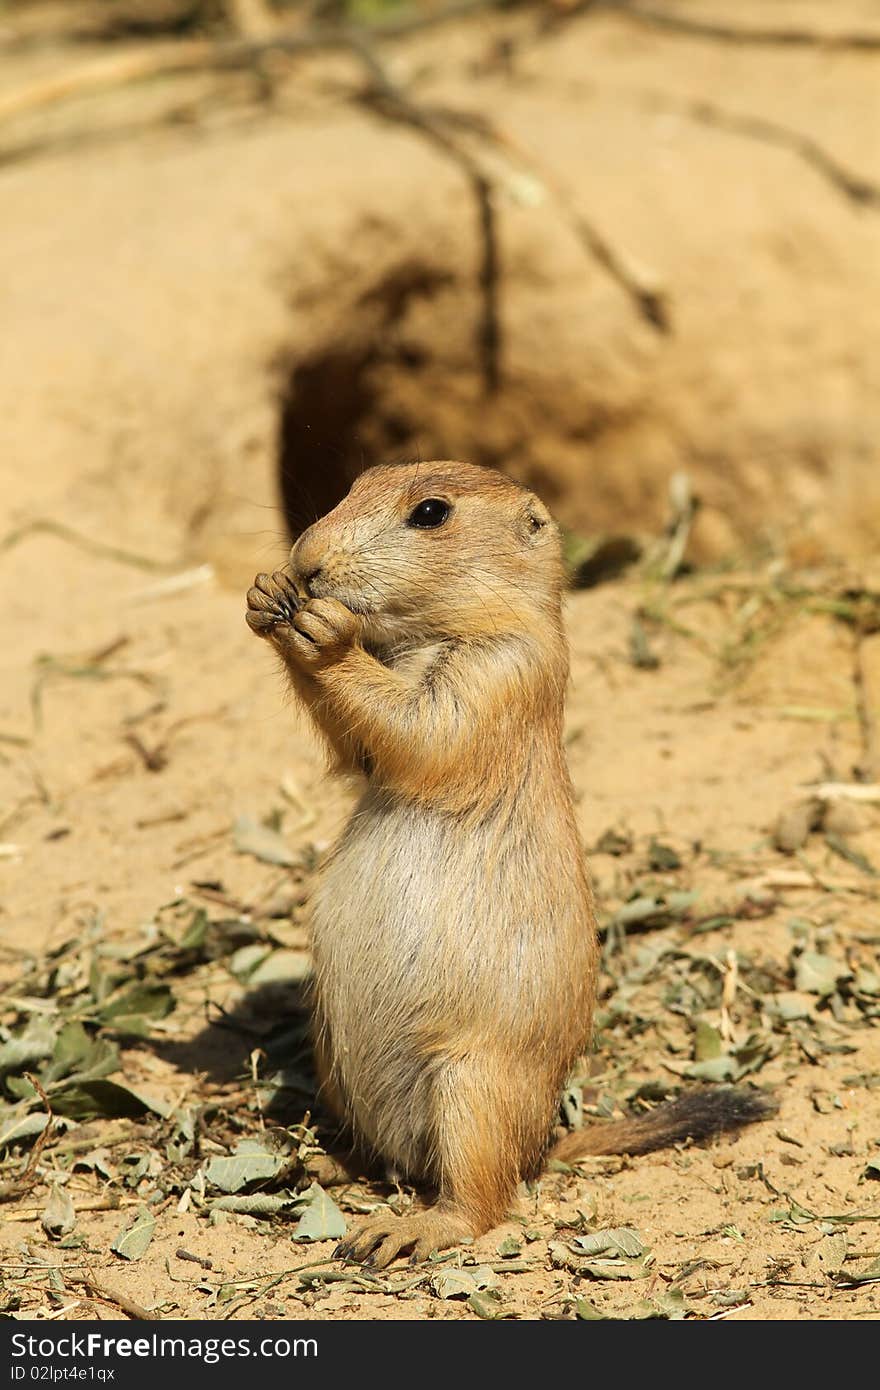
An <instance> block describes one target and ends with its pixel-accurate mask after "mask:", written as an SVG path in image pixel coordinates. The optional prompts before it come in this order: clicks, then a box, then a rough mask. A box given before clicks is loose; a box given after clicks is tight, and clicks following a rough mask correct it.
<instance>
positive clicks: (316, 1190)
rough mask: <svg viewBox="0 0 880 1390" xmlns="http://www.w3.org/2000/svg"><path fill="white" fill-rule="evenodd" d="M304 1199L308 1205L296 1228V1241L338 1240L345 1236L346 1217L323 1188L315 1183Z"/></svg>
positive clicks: (294, 1232)
mask: <svg viewBox="0 0 880 1390" xmlns="http://www.w3.org/2000/svg"><path fill="white" fill-rule="evenodd" d="M303 1198H304V1199H305V1200H306V1201H307V1202H308V1205H307V1207H306V1209H305V1211H304V1212H303V1214H302V1216H301V1217H300V1219H299V1221H298V1222H297V1224H296V1226H295V1227H294V1231H293V1238H294V1240H338V1239H339V1238H340V1236H344V1235H345V1230H346V1227H345V1217H344V1216H343V1215H342V1212H341V1211H340V1210H339V1208H338V1206H337V1205H336V1203H335V1202H334V1201H333V1198H332V1197H329V1196H328V1195H327V1193H326V1192H325V1191H324V1189H323V1187H321V1186H320V1185H319V1184H318V1183H316V1182H313V1183H312V1185H311V1187H310V1188H309V1190H308V1191H307V1192H305V1193H303Z"/></svg>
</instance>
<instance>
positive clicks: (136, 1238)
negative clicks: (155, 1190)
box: [110, 1207, 156, 1260]
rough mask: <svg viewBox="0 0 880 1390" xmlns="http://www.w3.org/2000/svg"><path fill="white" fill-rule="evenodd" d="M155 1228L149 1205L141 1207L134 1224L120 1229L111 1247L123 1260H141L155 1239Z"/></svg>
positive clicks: (154, 1220)
mask: <svg viewBox="0 0 880 1390" xmlns="http://www.w3.org/2000/svg"><path fill="white" fill-rule="evenodd" d="M155 1229H156V1218H155V1216H154V1215H153V1213H152V1212H151V1211H149V1210H148V1208H147V1207H139V1208H138V1214H137V1218H136V1220H135V1223H134V1225H133V1226H129V1227H127V1228H126V1229H125V1230H122V1231H120V1233H119V1235H118V1236H117V1237H116V1239H115V1240H114V1242H113V1244H112V1245H111V1246H110V1249H111V1250H112V1251H113V1253H114V1255H121V1257H122V1259H123V1260H139V1259H140V1258H141V1256H142V1255H143V1254H144V1252H145V1250H146V1248H147V1246H148V1245H149V1243H150V1241H151V1240H152V1239H153V1232H154V1231H155Z"/></svg>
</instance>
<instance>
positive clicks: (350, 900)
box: [247, 462, 754, 1265]
mask: <svg viewBox="0 0 880 1390" xmlns="http://www.w3.org/2000/svg"><path fill="white" fill-rule="evenodd" d="M427 498H439V499H441V500H443V501H445V502H446V503H448V504H449V506H450V507H451V512H450V515H449V517H448V520H446V521H445V523H444V524H443V525H441V526H439V527H437V528H436V529H418V528H414V527H413V526H412V525H408V524H407V521H408V518H409V517H410V515H411V513H412V511H413V508H414V507H415V506H417V505H418V504H419V503H420V502H422V501H424V500H425V499H427ZM562 587H563V567H562V559H561V551H560V544H559V536H558V532H557V529H556V527H555V525H554V524H553V522H552V520H551V519H550V517H549V515H548V513H547V511H546V508H545V507H544V506H543V504H542V503H541V502H540V501H539V500H538V499H537V498H536V497H535V496H534V495H533V494H532V493H530V492H528V491H527V490H525V489H524V488H521V487H519V486H518V485H517V484H515V483H513V482H511V481H509V480H508V479H506V478H504V477H502V476H501V475H500V474H498V473H495V472H494V471H492V470H490V469H483V468H476V467H473V466H472V465H468V464H462V463H448V462H444V463H429V464H418V465H416V464H412V465H405V466H395V467H382V468H375V469H370V470H369V471H368V472H367V473H365V474H363V475H362V476H361V477H360V478H359V479H358V480H357V482H356V483H355V484H354V486H353V488H352V490H351V492H350V493H349V495H348V496H347V497H346V498H345V499H344V500H343V501H342V502H341V503H340V504H339V506H338V507H336V508H335V509H334V510H333V511H332V512H330V513H329V514H328V515H327V516H325V517H323V518H322V519H321V520H320V521H318V522H316V523H315V525H314V526H312V527H310V528H309V529H308V530H307V531H306V532H305V533H304V534H303V535H302V536H301V537H300V538H299V540H298V541H297V543H296V545H295V546H294V548H293V551H292V553H291V559H290V565H289V568H288V569H287V570H283V571H279V572H278V573H276V574H275V575H273V576H271V577H270V576H267V575H259V576H258V577H257V580H256V582H255V586H254V588H252V589H251V590H250V592H249V594H248V614H247V617H248V622H249V623H250V625H251V627H252V628H253V630H254V631H255V632H257V633H258V634H259V635H260V636H264V637H268V638H270V639H271V641H272V643H273V645H274V646H275V648H276V650H277V651H278V652H279V654H280V655H281V657H282V658H283V661H284V664H285V667H286V669H287V672H288V673H289V676H290V679H291V681H292V684H293V686H294V689H295V690H296V692H297V694H298V695H299V697H300V699H301V700H302V701H303V703H304V704H305V706H306V708H307V709H308V710H309V712H310V714H311V716H312V719H313V720H314V722H315V724H316V726H317V728H318V729H319V731H320V732H321V734H322V735H323V737H324V739H325V741H326V743H327V744H328V747H329V749H330V751H331V754H332V756H333V759H334V761H335V764H336V766H337V768H339V769H342V770H345V771H357V772H363V773H365V774H366V778H367V781H366V789H365V791H364V794H363V796H362V798H361V801H360V803H359V805H358V807H357V809H356V810H355V812H354V815H353V816H352V819H351V821H350V822H349V825H348V827H347V829H346V830H345V832H344V834H343V836H342V838H341V840H340V842H339V844H338V845H337V846H336V847H335V849H334V851H333V854H332V855H331V857H330V859H329V861H328V863H327V864H326V866H325V868H324V871H323V874H322V878H321V882H320V886H319V888H318V891H317V893H316V896H315V901H314V905H313V937H314V956H315V981H316V984H315V1021H316V1040H317V1054H318V1059H319V1068H320V1071H321V1075H322V1086H323V1093H324V1095H325V1097H326V1098H327V1099H328V1101H329V1102H330V1103H331V1104H333V1105H334V1108H336V1109H337V1110H338V1112H339V1113H340V1115H341V1116H342V1117H343V1118H344V1119H345V1120H346V1121H347V1123H348V1124H349V1125H350V1126H351V1128H352V1130H353V1131H354V1132H355V1134H356V1135H357V1136H358V1138H359V1139H360V1141H361V1142H362V1143H363V1144H365V1145H367V1146H369V1147H371V1148H372V1149H373V1150H374V1151H375V1152H376V1153H377V1154H379V1155H381V1156H382V1157H383V1158H384V1159H385V1160H386V1161H387V1162H388V1163H389V1164H390V1165H391V1166H392V1167H393V1168H394V1169H396V1170H397V1171H398V1172H399V1173H400V1174H401V1175H406V1176H409V1177H411V1178H414V1179H425V1180H428V1181H429V1182H431V1183H433V1184H434V1185H435V1186H436V1188H437V1190H438V1192H439V1199H438V1202H437V1204H436V1205H435V1206H434V1207H432V1208H430V1209H429V1210H427V1211H424V1212H420V1213H418V1214H417V1215H414V1216H411V1217H408V1218H406V1219H401V1218H396V1217H394V1216H391V1217H390V1218H385V1217H382V1218H379V1219H377V1220H374V1221H371V1222H368V1223H367V1225H366V1226H365V1227H364V1228H363V1229H362V1230H361V1231H360V1232H358V1234H357V1235H356V1236H355V1237H354V1239H352V1240H350V1241H348V1242H347V1243H346V1245H345V1247H344V1248H343V1253H346V1254H348V1255H351V1256H353V1257H355V1258H360V1259H369V1260H370V1261H371V1262H372V1263H374V1264H377V1265H384V1264H387V1263H388V1261H389V1260H391V1259H393V1258H394V1256H395V1255H396V1254H398V1253H400V1252H401V1251H402V1250H404V1249H412V1250H414V1258H423V1257H424V1256H426V1255H428V1254H429V1253H430V1252H431V1251H432V1250H435V1249H440V1248H443V1247H444V1246H446V1245H450V1244H454V1243H455V1242H456V1241H458V1240H460V1239H462V1238H463V1237H465V1236H474V1235H478V1234H480V1233H481V1232H483V1231H485V1230H488V1229H489V1228H490V1227H491V1226H493V1225H495V1224H496V1223H497V1222H498V1221H500V1220H501V1218H502V1217H503V1215H504V1213H505V1211H506V1209H507V1207H508V1205H509V1203H510V1201H511V1199H512V1197H513V1194H514V1191H515V1188H516V1185H517V1182H518V1181H519V1179H520V1178H521V1177H523V1176H524V1175H529V1174H532V1173H534V1172H536V1171H537V1170H538V1168H539V1166H540V1163H541V1160H542V1157H543V1155H544V1153H545V1152H546V1148H547V1142H548V1136H549V1134H550V1131H551V1128H552V1125H553V1121H554V1118H555V1116H556V1111H557V1104H558V1095H559V1091H560V1087H561V1085H562V1083H563V1082H564V1080H565V1078H566V1076H567V1074H568V1072H569V1070H570V1068H571V1066H572V1064H573V1063H574V1061H575V1059H576V1057H577V1056H578V1055H579V1054H580V1053H581V1052H582V1051H583V1049H584V1048H585V1047H586V1046H587V1044H588V1041H589V1037H590V1031H591V1025H592V1013H593V1005H594V1000H595V988H596V969H597V949H598V948H597V940H596V929H595V920H594V913H593V903H592V895H591V891H590V886H589V881H588V877H587V872H586V866H585V861H584V855H583V850H582V847H581V845H580V843H579V839H578V834H577V829H576V825H575V817H574V808H573V799H572V790H571V783H570V780H569V776H568V771H567V768H566V764H565V759H564V754H563V748H562V721H563V706H564V698H565V689H566V683H567V679H568V650H567V645H566V640H565V635H564V631H563V624H562V611H561V596H562ZM661 1109H662V1107H661ZM655 1113H659V1112H655ZM752 1118H754V1116H752ZM740 1122H741V1121H740ZM633 1126H635V1129H634V1128H633ZM639 1127H641V1128H639ZM719 1127H722V1128H723V1127H724V1125H723V1124H722V1125H720V1126H719V1125H717V1124H716V1125H715V1128H719ZM697 1129H699V1126H697ZM609 1130H611V1131H613V1134H612V1133H609ZM680 1130H681V1126H680V1125H679V1126H678V1128H677V1129H676V1126H675V1124H674V1123H673V1124H669V1125H667V1126H666V1127H665V1128H664V1125H663V1122H662V1120H661V1121H660V1123H659V1125H658V1123H657V1122H655V1123H654V1126H653V1130H652V1133H653V1135H654V1140H655V1142H653V1143H650V1144H649V1145H648V1147H656V1146H657V1141H658V1136H659V1143H661V1144H662V1143H667V1142H670V1138H669V1135H670V1134H672V1136H673V1140H674V1139H675V1138H678V1137H684V1136H683V1135H682V1134H681V1133H680ZM602 1132H603V1131H602V1130H598V1131H597V1132H596V1135H595V1137H594V1139H593V1141H592V1143H593V1147H591V1141H590V1138H589V1135H590V1134H591V1133H592V1131H580V1132H578V1133H576V1134H575V1135H572V1136H571V1137H570V1139H567V1140H564V1141H563V1143H562V1145H561V1146H560V1147H559V1148H558V1149H557V1150H555V1151H554V1152H555V1153H556V1154H557V1156H560V1157H566V1158H568V1159H572V1158H574V1157H576V1156H577V1155H578V1154H581V1153H586V1152H596V1151H603V1150H602V1149H601V1141H599V1142H600V1149H599V1150H596V1148H595V1147H594V1145H595V1142H596V1141H597V1140H598V1138H599V1135H600V1134H601V1133H602ZM604 1133H605V1134H606V1135H607V1136H608V1138H607V1139H606V1140H605V1143H606V1144H607V1143H608V1140H610V1139H612V1138H613V1140H614V1145H613V1147H614V1148H615V1149H616V1150H617V1151H626V1149H627V1136H629V1143H630V1144H631V1145H632V1144H634V1145H636V1147H635V1148H634V1149H633V1150H632V1151H634V1152H639V1151H641V1149H640V1148H639V1147H638V1145H639V1144H644V1142H645V1140H646V1136H647V1130H646V1127H645V1122H644V1121H632V1122H629V1121H626V1122H624V1123H623V1126H620V1125H618V1126H610V1127H608V1128H607V1129H605V1131H604ZM663 1136H665V1137H663ZM604 1151H607V1149H606V1150H604Z"/></svg>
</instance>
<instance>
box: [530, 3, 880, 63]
mask: <svg viewBox="0 0 880 1390" xmlns="http://www.w3.org/2000/svg"><path fill="white" fill-rule="evenodd" d="M601 11H606V12H610V13H612V14H616V15H619V16H620V17H621V19H624V20H629V21H630V22H631V23H633V24H638V25H640V26H642V27H644V28H649V29H658V30H660V31H661V32H664V33H667V34H672V35H675V36H677V37H678V36H680V37H683V38H692V39H711V40H712V41H713V42H717V43H733V44H743V45H750V46H760V47H768V46H769V47H774V48H825V49H834V50H836V51H839V50H841V49H845V50H848V51H850V52H854V53H876V52H877V51H878V50H880V31H878V32H876V33H872V32H871V31H870V30H850V31H843V32H840V33H823V32H822V31H821V30H815V29H804V28H798V27H792V26H787V25H783V26H781V27H778V28H777V27H774V26H770V27H767V28H764V27H761V26H752V25H740V24H725V23H719V22H718V21H717V20H708V19H700V18H697V17H696V16H694V17H690V16H688V15H684V14H675V13H672V12H671V11H669V10H664V9H656V8H655V7H654V6H653V5H642V4H639V3H637V0H580V3H577V4H575V5H573V6H572V7H571V8H570V9H567V10H564V11H563V12H562V13H560V14H558V15H556V16H554V17H553V19H552V20H551V21H550V24H549V26H548V27H550V28H555V27H556V26H557V25H558V24H564V23H565V22H566V21H567V20H569V19H573V18H575V17H576V16H579V15H585V14H593V13H596V12H601Z"/></svg>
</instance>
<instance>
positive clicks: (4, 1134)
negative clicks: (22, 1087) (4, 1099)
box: [0, 1106, 49, 1149]
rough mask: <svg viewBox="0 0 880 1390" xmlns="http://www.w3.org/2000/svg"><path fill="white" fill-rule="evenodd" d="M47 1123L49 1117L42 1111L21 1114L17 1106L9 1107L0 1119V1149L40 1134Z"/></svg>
mask: <svg viewBox="0 0 880 1390" xmlns="http://www.w3.org/2000/svg"><path fill="white" fill-rule="evenodd" d="M48 1123H49V1116H48V1115H46V1114H45V1113H44V1112H43V1111H37V1112H32V1113H31V1114H27V1113H22V1109H21V1107H19V1106H10V1107H9V1108H8V1109H5V1110H4V1112H3V1114H2V1117H0V1149H6V1148H8V1147H9V1146H10V1144H17V1143H18V1142H19V1141H20V1140H21V1139H31V1138H33V1137H34V1136H35V1135H37V1134H42V1132H43V1130H44V1129H45V1128H46V1125H47V1124H48Z"/></svg>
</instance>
